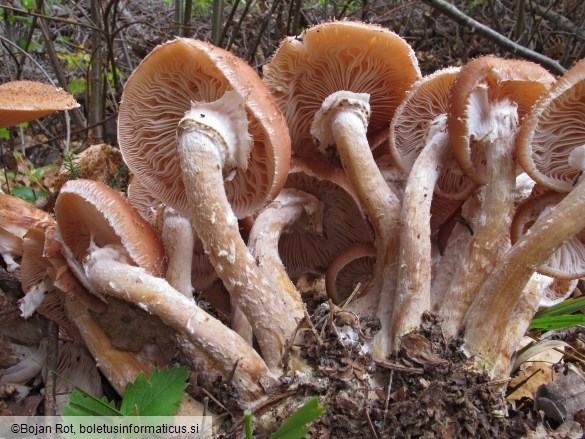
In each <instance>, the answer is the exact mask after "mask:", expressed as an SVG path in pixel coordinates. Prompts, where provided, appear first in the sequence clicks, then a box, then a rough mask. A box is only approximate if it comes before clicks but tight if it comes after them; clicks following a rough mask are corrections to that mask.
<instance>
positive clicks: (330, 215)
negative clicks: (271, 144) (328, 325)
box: [278, 157, 374, 280]
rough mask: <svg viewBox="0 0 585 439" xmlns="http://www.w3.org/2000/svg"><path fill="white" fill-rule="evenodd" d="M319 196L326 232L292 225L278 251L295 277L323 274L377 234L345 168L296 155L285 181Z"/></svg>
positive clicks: (290, 186) (290, 274) (283, 236)
mask: <svg viewBox="0 0 585 439" xmlns="http://www.w3.org/2000/svg"><path fill="white" fill-rule="evenodd" d="M285 188H294V189H298V190H301V191H303V192H306V193H308V194H310V195H313V196H315V197H316V198H317V199H319V200H320V202H321V203H322V204H323V218H322V232H321V233H307V232H306V230H303V229H297V228H294V227H293V228H289V230H287V231H286V233H284V234H283V235H282V236H281V237H280V240H279V242H278V251H279V254H280V257H281V258H282V261H283V263H284V266H285V267H286V271H287V273H288V275H289V276H290V278H291V279H293V280H296V279H298V278H299V277H300V276H301V275H303V274H306V273H311V274H315V275H323V274H324V273H325V271H326V269H327V267H328V266H329V264H330V262H331V260H332V259H333V258H334V257H335V256H336V255H337V253H338V252H340V251H342V250H343V249H345V248H347V247H349V246H351V245H353V244H356V243H372V242H373V240H374V235H373V231H372V228H371V226H370V224H369V223H368V221H367V218H366V215H365V212H364V211H363V208H362V206H361V203H360V201H359V198H358V196H357V194H356V192H355V189H354V188H353V186H352V184H351V183H350V182H349V180H348V178H347V176H346V175H345V174H344V172H343V171H342V170H341V169H339V168H336V167H334V166H332V165H330V164H328V163H327V162H325V161H324V160H308V159H302V158H298V157H294V158H293V159H292V160H291V168H290V171H289V174H288V177H287V180H286V183H285Z"/></svg>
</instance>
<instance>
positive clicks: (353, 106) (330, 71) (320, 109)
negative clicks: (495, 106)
mask: <svg viewBox="0 0 585 439" xmlns="http://www.w3.org/2000/svg"><path fill="white" fill-rule="evenodd" d="M419 77H420V71H419V68H418V63H417V61H416V57H415V55H414V52H413V50H412V48H411V47H410V46H409V45H408V44H407V43H406V41H404V40H403V39H402V38H400V37H399V36H398V35H396V34H394V33H393V32H390V31H388V30H386V29H383V28H381V27H377V26H374V25H369V24H363V23H356V22H350V21H341V22H329V23H323V24H320V25H317V26H314V27H312V28H309V29H307V30H306V31H305V32H303V34H302V35H301V37H300V38H293V37H291V38H287V39H285V40H284V41H283V42H282V44H281V45H280V47H279V49H278V50H277V52H276V53H275V54H274V56H273V58H272V59H271V61H270V62H269V63H268V64H266V65H265V66H264V81H265V83H266V84H267V85H268V88H269V89H270V90H271V92H272V93H273V94H274V96H275V98H276V101H277V102H278V104H279V105H280V107H281V108H282V111H283V113H284V115H285V117H286V119H287V121H288V124H289V127H290V130H291V136H292V143H293V150H294V151H295V152H296V153H297V154H299V155H310V154H314V153H313V152H312V151H314V150H316V149H318V150H319V151H320V152H321V153H323V154H325V155H327V156H329V157H331V158H334V157H335V156H336V155H337V154H338V155H339V158H340V160H341V163H342V165H343V168H344V169H345V172H346V173H347V175H348V177H349V179H350V181H351V182H352V184H353V186H354V188H355V190H356V192H357V193H358V196H359V198H360V200H361V202H362V203H363V204H364V206H365V209H366V212H367V213H368V216H369V219H370V222H371V223H372V225H373V228H374V230H375V236H376V238H375V239H376V241H375V245H376V249H377V251H378V254H377V258H376V268H375V274H374V282H373V284H374V285H375V287H374V288H372V289H371V290H370V291H372V292H373V293H374V294H373V296H374V299H375V300H376V299H377V297H376V294H375V293H379V292H380V291H382V292H383V294H382V295H380V299H379V301H378V302H379V303H378V311H377V314H378V317H379V318H380V321H381V323H382V326H383V329H382V330H381V334H383V335H382V337H381V338H380V339H377V341H376V342H375V343H374V345H375V346H376V347H375V348H374V350H375V352H376V354H375V355H376V357H380V358H383V357H385V356H386V354H388V353H389V344H388V343H387V340H386V339H387V336H386V334H387V333H388V332H389V330H388V328H386V325H388V324H389V322H390V318H391V314H392V297H393V290H394V284H395V282H396V255H397V247H398V242H397V240H398V218H399V214H400V201H399V200H398V198H397V197H396V195H395V194H394V192H393V191H392V190H391V189H390V188H389V187H388V185H387V184H386V181H385V180H384V178H383V176H382V174H381V173H380V170H379V169H378V167H377V165H376V162H375V161H374V158H373V156H372V153H371V150H370V144H369V142H368V134H375V133H377V132H379V131H380V130H387V129H388V125H389V122H390V120H391V118H392V115H393V113H394V110H395V109H396V107H397V106H398V104H399V103H400V101H401V100H402V98H403V97H404V95H405V93H406V91H407V90H408V89H409V88H410V86H411V85H412V84H413V83H414V81H415V80H416V79H417V78H419ZM334 146H336V149H334ZM375 300H374V301H375ZM374 307H375V305H374Z"/></svg>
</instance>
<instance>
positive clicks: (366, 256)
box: [325, 243, 376, 305]
mask: <svg viewBox="0 0 585 439" xmlns="http://www.w3.org/2000/svg"><path fill="white" fill-rule="evenodd" d="M375 258H376V247H374V245H373V244H369V243H358V244H354V245H352V246H350V247H348V248H346V249H344V250H342V251H340V252H339V253H337V255H335V257H334V258H333V259H332V260H331V262H330V263H329V264H328V265H327V273H326V276H325V288H326V291H327V295H328V296H329V298H330V299H331V301H332V302H333V303H334V304H336V305H339V304H341V303H342V302H343V301H344V300H346V299H348V297H349V295H350V294H352V293H353V291H354V289H355V288H356V286H357V284H358V283H359V284H361V285H365V284H367V282H368V281H369V278H370V276H371V275H372V271H373V269H374V263H375Z"/></svg>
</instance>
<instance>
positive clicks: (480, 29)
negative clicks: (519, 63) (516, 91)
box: [423, 0, 566, 75]
mask: <svg viewBox="0 0 585 439" xmlns="http://www.w3.org/2000/svg"><path fill="white" fill-rule="evenodd" d="M423 2H425V3H426V4H428V5H430V6H431V7H433V8H434V9H436V10H437V11H439V12H441V13H443V14H445V15H446V16H448V17H449V18H451V19H452V20H454V21H456V22H457V23H459V24H463V25H465V26H469V27H471V29H472V31H473V32H477V33H478V34H480V35H483V36H484V37H486V38H487V39H489V40H491V41H493V42H494V43H496V44H497V45H499V46H501V47H504V48H506V49H508V50H510V51H511V52H513V53H515V54H518V55H520V56H522V57H524V58H526V59H529V60H531V61H534V62H537V63H539V64H541V65H543V66H544V67H546V68H547V69H549V70H551V71H552V72H553V73H556V74H558V75H562V74H563V73H565V71H566V69H565V68H564V67H563V66H561V65H560V64H559V63H558V62H556V61H555V60H553V59H550V58H549V57H547V56H544V55H542V54H540V53H538V52H534V51H533V50H530V49H528V48H526V47H524V46H521V45H520V44H517V43H515V42H514V41H512V40H510V39H509V38H507V37H505V36H504V35H502V34H499V33H498V32H496V31H495V30H493V29H491V28H490V27H488V26H485V25H483V24H481V23H480V22H478V21H475V20H474V19H473V18H471V17H469V16H468V15H466V14H464V13H463V12H461V11H460V10H459V9H457V8H456V7H455V6H453V5H452V4H449V3H448V2H446V1H445V0H423Z"/></svg>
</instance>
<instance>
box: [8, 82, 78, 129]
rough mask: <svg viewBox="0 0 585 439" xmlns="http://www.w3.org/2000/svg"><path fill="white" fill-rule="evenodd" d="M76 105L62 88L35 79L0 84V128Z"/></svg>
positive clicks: (75, 106)
mask: <svg viewBox="0 0 585 439" xmlns="http://www.w3.org/2000/svg"><path fill="white" fill-rule="evenodd" d="M77 107H79V104H78V103H77V101H76V100H75V99H74V98H73V96H71V95H70V94H69V93H67V92H66V91H65V90H63V89H61V88H58V87H55V86H52V85H48V84H43V83H41V82H36V81H12V82H6V83H4V84H2V85H0V128H6V127H9V126H12V125H17V124H19V123H23V122H28V121H29V120H34V119H38V118H39V117H43V116H46V115H48V114H51V113H54V112H55V111H61V110H71V109H72V108H77Z"/></svg>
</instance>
